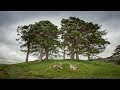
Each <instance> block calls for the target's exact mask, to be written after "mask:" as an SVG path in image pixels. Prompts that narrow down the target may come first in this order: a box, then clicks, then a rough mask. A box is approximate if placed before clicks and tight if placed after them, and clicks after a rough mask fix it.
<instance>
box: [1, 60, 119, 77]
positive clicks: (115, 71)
mask: <svg viewBox="0 0 120 90" xmlns="http://www.w3.org/2000/svg"><path fill="white" fill-rule="evenodd" d="M60 63H61V64H62V65H63V69H54V68H52V67H53V66H54V65H55V64H60ZM69 64H72V65H75V66H77V69H76V70H74V71H73V70H71V69H69ZM2 70H4V71H2ZM0 78H1V79H120V66H119V65H115V64H112V63H104V62H100V61H83V60H80V61H72V60H59V61H58V60H49V61H43V62H38V61H31V62H28V63H19V64H11V65H5V66H0Z"/></svg>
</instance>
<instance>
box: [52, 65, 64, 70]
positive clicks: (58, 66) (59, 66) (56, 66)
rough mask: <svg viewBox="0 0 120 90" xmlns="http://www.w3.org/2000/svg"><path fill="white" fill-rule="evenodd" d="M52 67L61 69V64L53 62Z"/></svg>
mask: <svg viewBox="0 0 120 90" xmlns="http://www.w3.org/2000/svg"><path fill="white" fill-rule="evenodd" d="M53 68H54V69H63V67H62V64H55V65H53Z"/></svg>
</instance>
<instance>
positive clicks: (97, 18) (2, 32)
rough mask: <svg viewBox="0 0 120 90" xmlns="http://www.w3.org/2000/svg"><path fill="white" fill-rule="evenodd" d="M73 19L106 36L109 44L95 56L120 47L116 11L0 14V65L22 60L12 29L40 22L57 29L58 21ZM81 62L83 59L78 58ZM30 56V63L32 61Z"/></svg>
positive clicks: (4, 12) (8, 12) (23, 57)
mask: <svg viewBox="0 0 120 90" xmlns="http://www.w3.org/2000/svg"><path fill="white" fill-rule="evenodd" d="M69 16H76V17H79V18H80V19H82V20H84V21H87V22H93V23H97V24H99V25H102V29H103V30H104V29H106V30H107V32H108V34H107V35H106V36H105V38H107V40H108V41H110V43H111V44H110V45H108V46H107V48H106V50H105V51H104V52H103V53H101V54H100V55H99V56H101V57H108V56H111V55H112V53H113V50H114V49H115V47H116V46H117V45H119V44H120V40H119V39H120V30H119V29H120V12H119V11H0V64H7V63H19V62H23V61H25V55H26V54H25V53H22V52H20V48H19V43H18V42H16V38H17V32H16V29H17V27H18V26H21V25H28V24H32V23H34V22H38V21H40V20H50V21H51V22H52V23H54V24H55V25H58V27H59V28H60V21H61V19H62V18H68V17H69ZM80 58H81V59H86V58H85V57H83V56H81V57H80ZM34 59H35V58H34V57H33V56H30V60H34Z"/></svg>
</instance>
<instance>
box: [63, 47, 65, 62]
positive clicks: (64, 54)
mask: <svg viewBox="0 0 120 90" xmlns="http://www.w3.org/2000/svg"><path fill="white" fill-rule="evenodd" d="M63 59H64V60H65V46H64V53H63Z"/></svg>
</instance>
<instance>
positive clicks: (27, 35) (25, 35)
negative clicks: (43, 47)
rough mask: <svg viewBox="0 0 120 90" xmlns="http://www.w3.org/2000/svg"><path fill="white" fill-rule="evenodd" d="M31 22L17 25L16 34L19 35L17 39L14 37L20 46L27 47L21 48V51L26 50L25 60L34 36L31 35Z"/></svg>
mask: <svg viewBox="0 0 120 90" xmlns="http://www.w3.org/2000/svg"><path fill="white" fill-rule="evenodd" d="M32 27H33V25H32V24H29V25H28V26H27V25H24V26H18V28H17V33H18V34H17V35H18V36H19V37H18V39H16V40H17V41H19V43H20V48H25V47H26V48H27V49H26V50H21V51H23V52H27V54H26V62H28V57H29V53H30V52H31V50H30V49H31V45H32V40H33V38H34V36H33V35H32V32H31V30H32Z"/></svg>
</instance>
